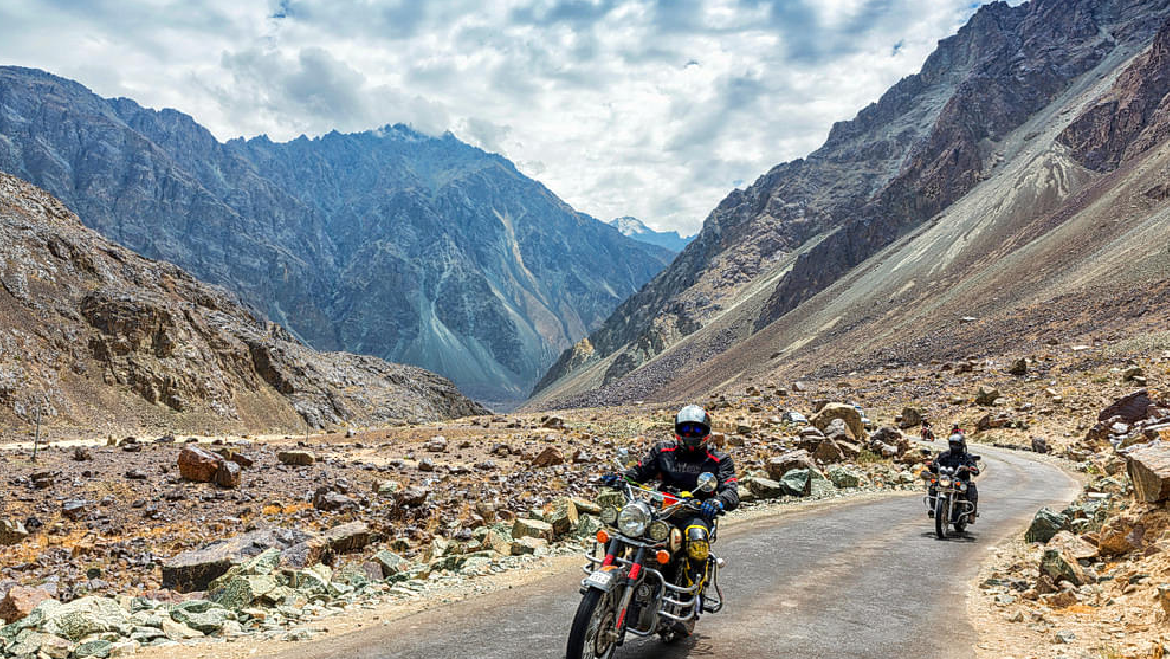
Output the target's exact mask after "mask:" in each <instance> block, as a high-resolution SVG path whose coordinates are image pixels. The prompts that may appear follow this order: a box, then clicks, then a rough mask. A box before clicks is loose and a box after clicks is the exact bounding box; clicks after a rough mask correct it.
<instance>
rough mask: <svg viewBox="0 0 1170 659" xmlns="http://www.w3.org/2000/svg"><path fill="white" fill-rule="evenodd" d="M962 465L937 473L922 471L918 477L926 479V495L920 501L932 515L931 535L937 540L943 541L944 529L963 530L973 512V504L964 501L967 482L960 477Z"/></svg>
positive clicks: (962, 474)
mask: <svg viewBox="0 0 1170 659" xmlns="http://www.w3.org/2000/svg"><path fill="white" fill-rule="evenodd" d="M967 472H968V469H967V467H966V466H960V467H958V468H957V469H956V468H954V467H939V470H938V473H934V472H932V471H929V470H926V471H923V472H922V477H923V478H924V479H926V480H928V481H929V482H928V484H927V491H926V496H925V497H923V499H922V501H923V503H925V504H926V508H927V510H928V511H932V512H933V513H934V514H933V515H932V516H933V517H934V532H935V535H937V536H938V539H939V540H945V539H946V538H947V527H948V526H953V527H954V529H955V532H956V533H960V534H961V533H963V532H965V531H966V530H967V524H968V523H969V522H970V521H971V516H972V515H973V514H974V513H975V504H973V503H971V502H970V501H968V500H967V496H966V493H967V483H966V482H964V480H963V476H964V475H965V474H966V473H967Z"/></svg>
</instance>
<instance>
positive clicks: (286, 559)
mask: <svg viewBox="0 0 1170 659" xmlns="http://www.w3.org/2000/svg"><path fill="white" fill-rule="evenodd" d="M328 554H329V541H328V540H326V539H325V538H319V537H317V538H309V539H308V540H304V541H303V542H298V543H296V544H294V545H292V546H290V547H289V548H287V549H285V550H283V551H281V552H280V566H281V567H285V568H290V569H294V570H302V569H304V568H307V567H311V566H313V565H316V564H317V563H320V562H321V561H322V560H324V559H325V558H326V557H327V555H328Z"/></svg>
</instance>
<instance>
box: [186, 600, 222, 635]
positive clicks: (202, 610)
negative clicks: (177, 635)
mask: <svg viewBox="0 0 1170 659" xmlns="http://www.w3.org/2000/svg"><path fill="white" fill-rule="evenodd" d="M171 618H172V619H173V620H174V621H175V622H178V623H181V624H184V625H186V626H188V627H190V628H191V629H194V630H196V631H199V632H203V633H204V634H214V633H216V632H218V631H219V630H221V629H223V626H224V624H226V623H227V622H228V621H229V620H235V619H236V614H235V613H233V612H232V611H230V610H228V609H227V608H225V607H222V606H220V605H218V604H215V603H214V602H210V601H207V600H188V601H186V602H181V603H179V604H178V605H176V606H175V608H173V609H172V610H171Z"/></svg>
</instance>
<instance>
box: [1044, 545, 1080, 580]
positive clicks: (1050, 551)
mask: <svg viewBox="0 0 1170 659" xmlns="http://www.w3.org/2000/svg"><path fill="white" fill-rule="evenodd" d="M1040 573H1041V574H1044V575H1047V576H1048V577H1049V578H1051V579H1052V581H1053V583H1056V584H1060V582H1062V581H1064V582H1067V583H1070V584H1072V585H1074V586H1080V585H1083V584H1084V583H1085V572H1084V570H1082V569H1081V565H1080V563H1077V559H1075V558H1073V557H1072V555H1071V554H1069V553H1068V552H1067V551H1065V550H1063V549H1061V548H1059V547H1049V548H1047V549H1045V550H1044V556H1043V557H1042V558H1041V559H1040Z"/></svg>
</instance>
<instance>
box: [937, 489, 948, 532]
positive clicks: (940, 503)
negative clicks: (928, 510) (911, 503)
mask: <svg viewBox="0 0 1170 659" xmlns="http://www.w3.org/2000/svg"><path fill="white" fill-rule="evenodd" d="M947 512H948V511H947V499H946V497H944V496H939V497H938V498H937V499H936V500H935V503H934V533H935V535H937V536H938V539H939V540H946V539H947V522H948V521H949V520H948V517H949V515H947Z"/></svg>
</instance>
